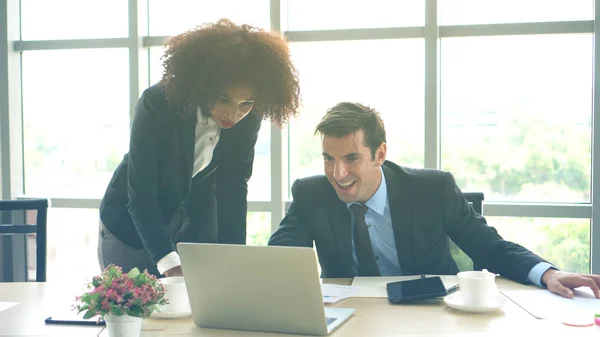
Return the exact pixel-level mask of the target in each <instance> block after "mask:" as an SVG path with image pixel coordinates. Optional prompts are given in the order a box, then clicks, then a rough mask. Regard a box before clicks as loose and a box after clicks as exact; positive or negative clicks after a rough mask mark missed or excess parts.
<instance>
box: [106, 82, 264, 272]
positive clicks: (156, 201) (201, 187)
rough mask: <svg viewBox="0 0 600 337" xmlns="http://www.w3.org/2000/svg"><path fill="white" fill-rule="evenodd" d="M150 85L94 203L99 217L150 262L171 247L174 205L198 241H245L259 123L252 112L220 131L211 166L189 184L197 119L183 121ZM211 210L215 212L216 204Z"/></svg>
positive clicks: (159, 89) (158, 91)
mask: <svg viewBox="0 0 600 337" xmlns="http://www.w3.org/2000/svg"><path fill="white" fill-rule="evenodd" d="M177 112H178V110H177V108H174V107H173V106H170V105H169V104H168V102H167V101H166V99H165V92H164V90H163V88H162V87H161V86H160V85H158V84H156V85H154V86H152V87H150V88H148V89H146V90H145V91H144V93H143V94H142V96H141V98H140V99H139V101H138V103H137V105H136V107H135V115H134V119H133V124H132V127H131V139H130V145H129V153H128V154H126V155H125V157H124V158H123V161H122V162H121V164H120V165H119V166H118V167H117V169H116V170H115V172H114V175H113V177H112V179H111V181H110V183H109V185H108V188H107V189H106V193H105V194H104V198H103V199H102V203H101V205H100V219H101V220H102V222H103V223H104V225H105V226H106V228H107V229H108V230H109V231H110V232H111V233H113V234H114V235H115V236H116V237H117V238H118V239H120V240H121V241H123V242H125V243H126V244H128V245H130V246H131V247H134V248H138V249H141V248H145V249H146V250H148V252H149V253H150V258H151V259H152V261H154V263H156V262H157V261H158V260H160V259H161V258H162V257H164V256H165V255H166V254H168V253H169V252H171V251H174V250H175V243H174V242H173V241H172V239H171V235H169V233H167V224H168V223H169V221H170V220H171V218H172V217H173V215H174V214H175V212H177V211H178V210H179V209H180V207H182V206H183V207H184V209H185V210H186V211H187V214H188V215H189V218H190V221H191V223H192V227H195V228H197V229H198V231H199V232H203V233H212V234H210V235H207V236H211V237H205V238H203V239H202V240H203V241H208V242H221V243H245V242H246V211H247V194H248V184H247V183H248V180H249V179H250V176H251V175H252V163H253V161H254V145H255V144H256V140H257V137H258V131H259V129H260V125H261V118H260V117H259V116H257V115H256V114H255V113H253V112H251V113H250V114H248V115H247V116H246V117H244V119H242V120H241V121H240V122H238V123H237V124H236V125H235V126H234V127H233V128H231V129H223V130H221V135H220V139H219V142H218V144H217V146H216V148H215V151H214V153H213V158H212V161H211V162H210V163H209V165H208V166H207V167H206V168H205V169H204V170H203V171H202V172H200V173H198V174H197V175H196V176H195V177H194V178H193V179H192V170H193V165H194V145H195V130H196V120H197V117H196V115H195V114H193V116H192V117H190V118H181V117H180V116H179V115H178V114H177ZM217 205H219V206H221V207H217Z"/></svg>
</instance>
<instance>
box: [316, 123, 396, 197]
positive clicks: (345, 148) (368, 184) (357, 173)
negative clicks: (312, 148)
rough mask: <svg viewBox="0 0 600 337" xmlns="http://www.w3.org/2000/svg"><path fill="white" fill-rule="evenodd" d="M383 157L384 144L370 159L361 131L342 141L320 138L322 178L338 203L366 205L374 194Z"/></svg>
mask: <svg viewBox="0 0 600 337" xmlns="http://www.w3.org/2000/svg"><path fill="white" fill-rule="evenodd" d="M385 154H386V143H382V144H381V145H380V146H379V147H378V148H377V150H376V151H375V156H374V157H373V155H372V154H371V149H370V148H369V147H368V146H367V145H365V134H364V131H363V130H362V129H361V130H358V131H356V132H354V133H351V134H348V135H346V136H343V137H332V136H324V137H323V162H324V169H325V175H327V179H329V182H330V183H331V185H333V188H334V189H335V192H336V193H337V195H338V197H339V198H340V200H342V201H343V202H365V201H367V200H368V199H369V198H370V197H371V196H372V195H373V194H375V191H377V188H378V187H379V184H380V183H381V170H380V166H381V165H382V164H383V162H384V161H385Z"/></svg>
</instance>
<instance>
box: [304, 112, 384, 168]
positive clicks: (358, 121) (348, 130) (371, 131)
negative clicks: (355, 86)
mask: <svg viewBox="0 0 600 337" xmlns="http://www.w3.org/2000/svg"><path fill="white" fill-rule="evenodd" d="M358 130H363V132H364V133H365V146H368V147H369V148H370V149H371V156H372V158H373V159H374V158H375V152H376V151H377V149H378V148H379V146H380V145H381V143H384V142H385V141H386V138H385V126H384V124H383V120H382V119H381V115H380V114H379V112H377V111H375V109H372V108H370V107H368V106H365V105H362V104H360V103H350V102H341V103H338V104H336V105H335V106H334V107H332V108H330V109H329V110H327V113H325V116H323V118H321V122H319V125H317V128H316V130H315V134H317V133H319V134H321V135H322V136H331V137H336V138H341V137H344V136H346V135H349V134H353V133H355V132H356V131H358Z"/></svg>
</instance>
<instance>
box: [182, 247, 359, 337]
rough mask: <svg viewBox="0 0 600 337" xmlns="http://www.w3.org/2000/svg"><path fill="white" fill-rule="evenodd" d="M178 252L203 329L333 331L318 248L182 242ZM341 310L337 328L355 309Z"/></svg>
mask: <svg viewBox="0 0 600 337" xmlns="http://www.w3.org/2000/svg"><path fill="white" fill-rule="evenodd" d="M177 250H178V253H179V256H180V258H181V265H182V268H183V274H184V278H185V281H186V287H187V291H188V295H189V297H190V305H191V307H192V317H193V319H194V323H195V324H196V325H197V326H200V327H205V328H225V329H237V330H252V331H268V332H282V333H297V334H313V335H325V334H327V333H328V330H329V331H331V330H332V328H330V329H328V328H327V324H326V317H325V308H324V306H323V297H322V294H321V286H320V282H319V275H318V271H317V261H316V259H315V252H314V250H312V249H310V248H302V247H273V246H267V247H265V246H245V245H221V244H202V243H178V244H177ZM328 309H330V308H328ZM331 309H333V308H331ZM335 309H336V311H337V316H339V317H337V319H336V320H335V321H336V322H335V326H339V325H340V324H341V323H342V322H343V321H345V320H346V319H347V318H348V317H349V316H350V315H351V314H352V312H353V311H354V310H353V309H343V308H335ZM337 309H341V310H342V312H340V311H339V310H337ZM344 310H345V312H344Z"/></svg>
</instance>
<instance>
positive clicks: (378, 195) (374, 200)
mask: <svg viewBox="0 0 600 337" xmlns="http://www.w3.org/2000/svg"><path fill="white" fill-rule="evenodd" d="M379 170H381V183H380V184H379V187H378V188H377V191H375V193H374V194H373V195H372V196H371V197H370V198H369V200H367V201H366V202H365V205H366V206H367V207H369V208H370V209H372V210H373V211H375V212H376V213H377V214H379V215H382V216H383V214H384V212H385V204H386V203H387V185H386V183H385V175H384V174H383V168H382V167H379ZM352 204H355V203H354V202H349V203H348V202H347V203H346V207H350V205H352Z"/></svg>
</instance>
